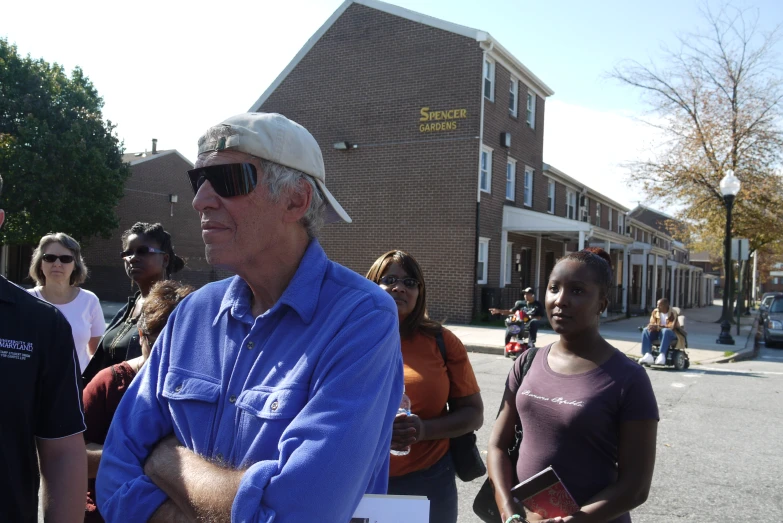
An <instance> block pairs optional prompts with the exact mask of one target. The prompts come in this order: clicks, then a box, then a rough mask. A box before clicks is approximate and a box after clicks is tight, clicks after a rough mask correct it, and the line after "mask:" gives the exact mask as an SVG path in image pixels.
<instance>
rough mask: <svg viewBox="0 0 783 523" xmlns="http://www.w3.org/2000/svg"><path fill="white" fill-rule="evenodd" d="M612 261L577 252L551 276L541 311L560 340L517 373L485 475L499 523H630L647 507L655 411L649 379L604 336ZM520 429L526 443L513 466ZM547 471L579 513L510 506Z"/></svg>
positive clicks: (509, 384) (506, 395) (507, 394)
mask: <svg viewBox="0 0 783 523" xmlns="http://www.w3.org/2000/svg"><path fill="white" fill-rule="evenodd" d="M596 251H597V252H596ZM610 262H611V258H610V257H609V255H608V254H607V253H606V252H605V251H603V250H602V249H596V250H592V252H591V251H580V252H576V253H572V254H569V255H568V256H565V257H564V258H562V259H561V260H560V261H559V262H558V263H557V264H556V265H555V267H554V269H553V270H552V273H551V275H550V278H549V283H548V286H547V292H546V300H545V308H546V313H547V316H548V318H549V322H550V324H551V325H552V328H553V329H554V330H555V332H557V333H558V334H559V335H560V339H559V340H558V341H556V342H554V343H552V344H551V345H549V346H546V347H542V348H541V349H540V350H539V351H538V352H537V353H536V354H535V357H534V358H533V361H532V363H531V365H530V367H529V370H528V371H527V374H525V375H524V377H523V376H521V372H520V370H519V369H520V367H519V365H515V366H514V369H513V370H512V371H511V373H510V374H509V377H508V381H507V382H506V390H505V393H504V396H503V404H502V406H501V411H500V413H499V415H498V418H497V420H496V422H495V425H494V427H493V429H492V434H491V436H490V442H489V452H488V456H487V467H488V469H489V479H490V481H491V482H492V485H493V486H494V490H495V500H496V501H497V504H498V508H499V510H500V513H501V521H505V522H508V523H513V522H514V521H530V522H546V523H549V522H555V521H563V522H568V523H592V522H596V523H597V522H601V523H604V522H610V523H630V521H631V517H630V511H631V510H632V509H634V508H635V507H637V506H639V505H641V504H642V503H644V502H645V500H646V499H647V495H648V493H649V490H650V483H651V481H652V475H653V468H654V465H655V444H656V437H657V431H658V406H657V402H656V400H655V395H654V394H653V390H652V385H651V384H650V379H649V377H648V376H647V374H646V371H645V370H644V369H643V368H642V367H640V366H639V365H637V364H636V363H635V362H633V361H631V360H630V359H628V358H627V357H626V356H625V355H624V354H623V353H622V352H620V351H619V350H617V349H616V348H614V347H612V346H611V345H609V343H607V342H606V340H604V339H603V338H602V337H601V335H600V333H599V326H600V316H601V313H602V312H603V310H604V309H605V308H606V307H607V306H608V304H609V300H608V296H609V290H610V288H611V285H612V282H613V281H614V280H613V277H612V269H611V265H610ZM522 378H524V380H523V379H522ZM516 426H521V428H522V431H523V434H524V435H523V437H522V441H521V443H520V446H519V458H518V460H517V462H516V463H512V461H511V459H510V457H509V453H508V449H509V448H512V447H513V446H514V442H515V427H516ZM549 466H551V467H552V468H553V469H554V470H555V471H556V473H557V475H558V476H559V477H560V479H561V480H562V482H563V484H564V485H565V487H566V489H567V490H568V492H569V493H570V494H571V496H572V497H573V498H574V500H575V501H576V503H577V505H578V506H579V507H580V508H579V510H578V511H576V512H575V513H573V514H571V515H568V516H565V517H547V516H545V515H543V514H537V513H535V512H533V511H531V510H529V509H527V508H525V507H523V506H521V505H519V504H517V503H516V502H515V501H514V499H513V497H512V495H511V489H512V488H513V487H514V486H515V485H516V484H517V483H518V482H519V481H523V480H525V479H527V478H530V477H532V476H534V475H536V474H537V473H539V472H541V471H542V470H544V469H546V468H547V467H549Z"/></svg>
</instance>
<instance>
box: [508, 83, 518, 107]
mask: <svg viewBox="0 0 783 523" xmlns="http://www.w3.org/2000/svg"><path fill="white" fill-rule="evenodd" d="M508 91H509V93H508V112H509V113H511V116H513V117H516V116H517V105H518V102H519V82H518V81H517V79H516V78H514V77H513V76H512V77H511V85H510V86H509V88H508Z"/></svg>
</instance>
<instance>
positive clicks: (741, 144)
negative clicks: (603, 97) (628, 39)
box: [611, 5, 783, 254]
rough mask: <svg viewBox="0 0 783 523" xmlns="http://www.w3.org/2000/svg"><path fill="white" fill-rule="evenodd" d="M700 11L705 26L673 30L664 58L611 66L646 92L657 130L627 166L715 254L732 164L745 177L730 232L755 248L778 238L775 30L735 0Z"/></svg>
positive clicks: (780, 146)
mask: <svg viewBox="0 0 783 523" xmlns="http://www.w3.org/2000/svg"><path fill="white" fill-rule="evenodd" d="M702 13H703V15H704V18H705V20H706V22H707V27H708V29H707V30H706V31H704V32H697V33H691V34H687V35H685V36H681V37H679V47H678V49H676V50H670V49H665V50H664V55H665V56H664V57H663V59H662V60H660V61H659V62H658V63H659V64H661V65H656V64H654V63H649V64H642V63H640V62H638V61H632V60H629V61H625V62H623V63H621V64H619V65H618V66H617V67H616V68H615V69H614V71H613V72H612V73H611V76H612V77H614V78H615V79H617V80H619V81H621V82H622V83H624V84H627V85H629V86H632V87H634V88H637V89H639V90H640V91H641V92H642V93H643V95H644V98H645V100H646V101H647V102H648V103H649V104H650V108H651V111H650V116H651V118H648V120H647V123H649V124H650V125H653V126H654V127H656V128H657V129H659V131H660V133H661V135H662V137H663V139H662V141H661V143H659V144H657V145H656V147H654V148H653V150H651V151H650V156H649V158H648V159H645V160H640V161H636V162H632V163H631V164H629V165H628V167H629V175H630V179H631V181H633V182H636V183H637V184H639V185H641V187H642V188H643V190H644V192H645V193H646V195H647V196H648V197H649V198H650V199H652V200H653V201H657V202H660V203H662V204H663V205H671V206H672V207H674V208H679V209H680V210H679V211H678V212H675V213H673V214H674V215H675V218H677V219H679V220H681V221H682V222H684V223H686V224H689V225H690V239H692V240H693V244H695V245H693V246H694V247H695V248H698V249H704V250H708V251H709V252H711V253H713V254H718V253H720V252H721V250H722V242H723V238H724V235H725V223H726V211H725V207H724V203H723V197H722V195H721V193H720V190H719V184H720V180H721V179H722V178H723V177H724V176H725V175H726V173H727V172H728V171H729V170H731V171H733V172H734V175H735V176H737V178H739V179H740V181H741V183H742V188H741V190H740V193H739V194H738V195H737V198H736V201H735V204H734V212H733V220H732V222H733V236H734V237H741V238H748V239H749V240H750V244H751V249H752V250H756V249H758V248H760V247H762V246H764V245H767V244H770V243H773V242H776V241H778V240H780V239H781V238H783V220H782V219H781V217H782V214H781V213H782V212H783V184H782V183H781V178H780V166H781V154H783V134H781V127H780V125H781V121H782V120H781V115H782V114H783V112H782V111H781V101H782V100H783V88H782V86H783V81H782V79H781V74H780V72H781V71H780V68H779V62H778V61H777V57H776V56H775V53H774V46H775V45H776V44H777V43H778V42H779V41H780V31H779V28H778V29H776V30H774V31H772V32H764V31H762V30H761V29H760V28H759V15H758V12H755V14H754V12H752V11H750V10H744V9H738V8H736V7H733V6H731V5H724V6H722V7H721V8H720V9H719V10H717V11H713V10H711V9H710V8H709V7H708V6H706V5H705V6H704V7H703V8H702ZM675 233H677V235H680V236H686V237H687V236H688V234H687V233H684V232H683V231H682V230H680V231H675ZM687 239H689V238H686V240H687Z"/></svg>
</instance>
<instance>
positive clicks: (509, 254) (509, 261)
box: [503, 242, 514, 285]
mask: <svg viewBox="0 0 783 523" xmlns="http://www.w3.org/2000/svg"><path fill="white" fill-rule="evenodd" d="M513 247H514V244H513V243H511V242H509V243H508V244H506V274H505V278H503V281H504V283H505V284H506V285H508V284H510V283H511V269H512V267H513V266H514V249H513Z"/></svg>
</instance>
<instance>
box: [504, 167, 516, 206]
mask: <svg viewBox="0 0 783 523" xmlns="http://www.w3.org/2000/svg"><path fill="white" fill-rule="evenodd" d="M516 180H517V162H516V160H512V159H511V158H509V159H508V163H506V200H511V201H512V202H513V201H514V191H515V190H516V185H517V183H516Z"/></svg>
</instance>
